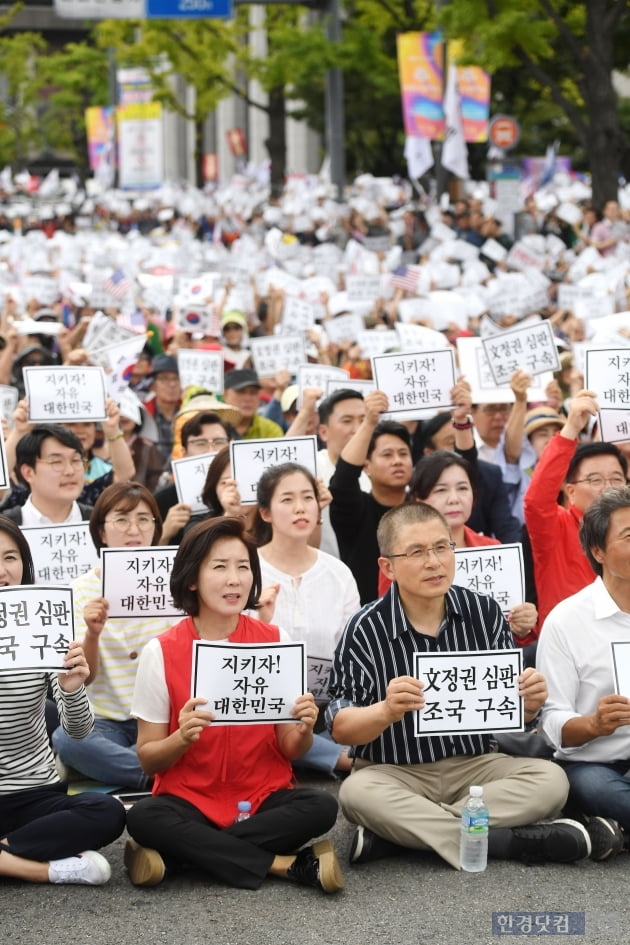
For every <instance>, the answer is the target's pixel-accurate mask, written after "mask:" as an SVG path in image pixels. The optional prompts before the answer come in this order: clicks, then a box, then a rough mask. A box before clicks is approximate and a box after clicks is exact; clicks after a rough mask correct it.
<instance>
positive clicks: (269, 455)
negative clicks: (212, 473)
mask: <svg viewBox="0 0 630 945" xmlns="http://www.w3.org/2000/svg"><path fill="white" fill-rule="evenodd" d="M230 462H231V464H232V477H233V478H234V479H235V480H236V483H237V485H238V491H239V493H240V496H241V502H242V503H243V505H255V504H256V487H257V485H258V480H259V479H260V477H261V476H262V474H263V473H264V471H265V469H268V468H269V467H270V466H279V465H280V464H281V463H299V464H300V466H306V468H307V469H308V470H310V472H312V474H313V475H314V476H317V438H316V437H314V436H291V437H289V436H284V437H269V438H268V439H265V440H232V442H231V443H230Z"/></svg>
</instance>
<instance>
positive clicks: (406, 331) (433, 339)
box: [392, 322, 450, 351]
mask: <svg viewBox="0 0 630 945" xmlns="http://www.w3.org/2000/svg"><path fill="white" fill-rule="evenodd" d="M396 334H397V335H398V339H399V343H398V345H397V346H394V345H392V347H400V348H402V350H403V351H435V350H436V348H449V347H450V344H449V340H448V338H447V337H446V335H443V334H441V333H440V332H439V331H435V329H433V328H426V327H425V326H424V325H411V324H409V323H407V322H397V324H396Z"/></svg>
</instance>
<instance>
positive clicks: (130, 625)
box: [72, 569, 178, 722]
mask: <svg viewBox="0 0 630 945" xmlns="http://www.w3.org/2000/svg"><path fill="white" fill-rule="evenodd" d="M72 593H73V601H74V622H75V628H76V631H75V632H76V636H77V639H82V636H83V634H84V633H85V631H86V630H87V627H86V625H85V620H84V619H83V609H84V607H85V605H86V604H87V603H89V601H91V600H94V599H95V598H96V597H101V596H102V593H103V589H102V585H101V579H100V576H99V572H97V571H96V569H92V570H91V571H88V572H87V573H86V574H82V575H81V577H78V578H76V580H74V581H73V582H72ZM177 622H178V620H177V618H176V617H175V618H173V617H144V618H142V619H140V618H138V617H132V618H130V619H129V620H125V619H124V618H122V617H120V618H116V619H111V620H107V621H105V626H104V627H103V629H102V631H101V635H100V637H99V642H98V646H99V664H100V665H99V671H98V675H97V677H96V679H94V680H93V681H92V682H91V683H90V687H89V689H90V702H91V703H92V706H93V707H94V713H95V715H97V716H98V717H99V718H103V719H111V720H113V721H116V722H123V721H125V719H128V718H130V714H131V701H132V699H133V687H134V685H135V682H136V670H137V668H138V658H139V656H140V653H141V652H142V650H143V649H144V647H145V645H146V644H147V643H148V642H149V640H152V639H153V637H156V636H157V635H158V634H159V633H164V632H165V631H166V630H168V629H170V627H172V626H173V624H174V623H177Z"/></svg>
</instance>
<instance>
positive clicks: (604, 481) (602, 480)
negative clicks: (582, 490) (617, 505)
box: [571, 473, 626, 489]
mask: <svg viewBox="0 0 630 945" xmlns="http://www.w3.org/2000/svg"><path fill="white" fill-rule="evenodd" d="M581 482H585V483H586V485H587V486H590V487H591V489H603V488H604V486H611V487H612V488H613V489H622V488H623V487H624V486H625V485H626V479H625V477H624V476H622V475H621V473H619V475H617V476H609V477H608V478H606V477H605V476H599V475H598V474H597V473H595V474H594V475H593V476H586V477H585V478H584V479H574V480H573V482H572V483H571V485H574V486H577V485H578V484H579V483H581Z"/></svg>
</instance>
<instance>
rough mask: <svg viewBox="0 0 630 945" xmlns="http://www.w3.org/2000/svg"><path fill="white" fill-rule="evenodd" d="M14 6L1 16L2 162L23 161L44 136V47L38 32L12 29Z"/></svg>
mask: <svg viewBox="0 0 630 945" xmlns="http://www.w3.org/2000/svg"><path fill="white" fill-rule="evenodd" d="M18 9H19V5H16V6H14V7H12V8H11V9H10V10H9V11H8V12H7V13H6V14H5V15H4V16H2V17H0V82H1V83H2V86H3V95H2V96H1V98H0V162H1V163H2V164H8V163H12V162H15V163H16V164H18V165H21V164H23V163H24V162H25V160H26V158H27V157H28V156H29V154H30V153H32V149H33V145H34V144H35V146H36V145H37V143H38V142H39V141H40V140H41V138H40V136H39V133H38V118H37V102H38V97H39V82H38V79H37V76H36V74H35V72H36V70H35V63H36V61H37V60H38V57H39V56H41V55H42V54H43V52H44V50H45V43H44V41H43V39H42V37H41V36H40V35H39V34H38V33H28V32H27V33H13V32H11V29H10V26H11V20H12V19H13V17H14V15H15V13H16V12H17V10H18Z"/></svg>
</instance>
